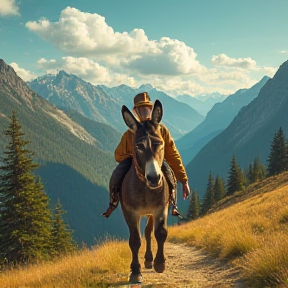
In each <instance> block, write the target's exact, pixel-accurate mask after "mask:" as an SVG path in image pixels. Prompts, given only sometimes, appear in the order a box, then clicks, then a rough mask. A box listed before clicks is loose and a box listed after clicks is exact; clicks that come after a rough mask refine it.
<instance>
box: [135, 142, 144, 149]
mask: <svg viewBox="0 0 288 288" xmlns="http://www.w3.org/2000/svg"><path fill="white" fill-rule="evenodd" d="M135 147H136V149H137V150H144V144H143V143H137V144H136V145H135Z"/></svg>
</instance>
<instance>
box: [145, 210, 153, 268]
mask: <svg viewBox="0 0 288 288" xmlns="http://www.w3.org/2000/svg"><path fill="white" fill-rule="evenodd" d="M152 231H153V216H152V215H149V216H148V221H147V224H146V227H145V239H146V252H145V256H144V258H145V262H144V265H145V268H147V269H151V268H152V262H153V254H152V249H151V234H152Z"/></svg>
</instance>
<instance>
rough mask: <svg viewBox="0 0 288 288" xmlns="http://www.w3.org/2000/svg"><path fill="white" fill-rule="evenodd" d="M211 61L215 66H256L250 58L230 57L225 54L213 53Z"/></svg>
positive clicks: (251, 67) (245, 67)
mask: <svg viewBox="0 0 288 288" xmlns="http://www.w3.org/2000/svg"><path fill="white" fill-rule="evenodd" d="M212 63H213V64H214V65H215V66H226V67H239V68H244V69H253V68H255V67H256V61H254V60H253V59H251V58H238V59H236V58H230V57H228V56H227V55H225V54H220V55H213V57H212Z"/></svg>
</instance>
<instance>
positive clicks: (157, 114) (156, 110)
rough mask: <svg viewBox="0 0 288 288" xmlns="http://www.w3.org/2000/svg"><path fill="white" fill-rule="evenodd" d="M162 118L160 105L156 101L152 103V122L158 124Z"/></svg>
mask: <svg viewBox="0 0 288 288" xmlns="http://www.w3.org/2000/svg"><path fill="white" fill-rule="evenodd" d="M162 116H163V108H162V104H161V102H160V101H159V100H156V101H155V103H154V107H153V111H152V117H151V119H152V121H153V122H154V123H156V124H159V123H160V121H161V119H162Z"/></svg>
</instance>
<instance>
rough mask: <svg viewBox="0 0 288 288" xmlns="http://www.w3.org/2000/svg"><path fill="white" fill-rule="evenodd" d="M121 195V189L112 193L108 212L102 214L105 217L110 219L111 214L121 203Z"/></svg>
mask: <svg viewBox="0 0 288 288" xmlns="http://www.w3.org/2000/svg"><path fill="white" fill-rule="evenodd" d="M119 194H120V189H113V190H111V191H110V202H109V207H108V209H107V210H106V212H104V213H102V214H101V215H102V216H103V217H106V218H108V217H109V216H110V215H111V213H112V212H113V211H114V210H115V209H116V208H117V206H118V203H119Z"/></svg>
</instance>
